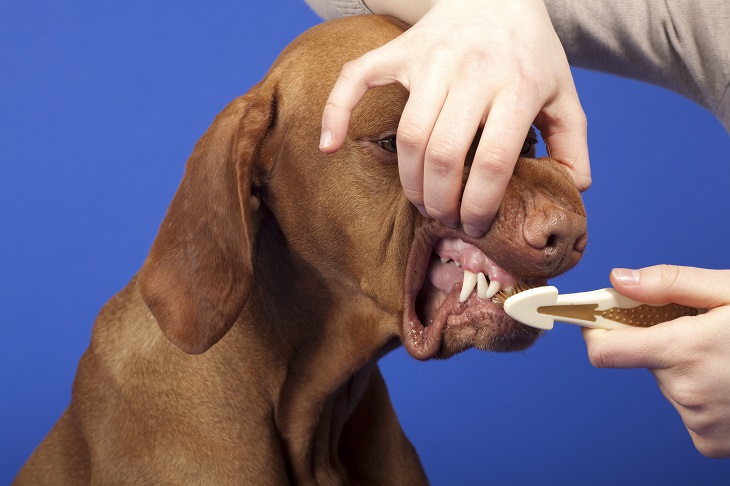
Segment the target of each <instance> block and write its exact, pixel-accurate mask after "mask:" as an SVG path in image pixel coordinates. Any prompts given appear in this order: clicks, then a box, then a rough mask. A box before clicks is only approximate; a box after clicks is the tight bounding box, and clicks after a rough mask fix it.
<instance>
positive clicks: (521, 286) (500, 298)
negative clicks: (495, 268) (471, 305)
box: [492, 282, 534, 307]
mask: <svg viewBox="0 0 730 486" xmlns="http://www.w3.org/2000/svg"><path fill="white" fill-rule="evenodd" d="M532 288H534V286H532V285H528V284H526V283H523V282H517V283H516V284H514V285H513V286H512V288H510V289H505V290H500V291H499V292H497V294H496V295H495V296H494V297H492V302H494V303H495V304H497V305H499V306H501V307H504V303H505V301H506V300H507V299H508V298H510V297H512V296H513V295H515V294H519V293H520V292H524V291H525V290H529V289H532Z"/></svg>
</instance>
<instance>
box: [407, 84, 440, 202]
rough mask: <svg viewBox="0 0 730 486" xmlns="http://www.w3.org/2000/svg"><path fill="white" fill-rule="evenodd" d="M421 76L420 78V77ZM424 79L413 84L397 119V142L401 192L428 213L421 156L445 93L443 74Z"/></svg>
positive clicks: (423, 154) (424, 150)
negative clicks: (424, 80)
mask: <svg viewBox="0 0 730 486" xmlns="http://www.w3.org/2000/svg"><path fill="white" fill-rule="evenodd" d="M419 78H420V77H419ZM424 79H427V80H428V81H427V82H424V83H418V84H416V83H414V84H413V86H412V87H411V93H410V95H409V96H408V101H407V102H406V105H405V107H404V108H403V112H402V114H401V118H400V121H399V122H398V132H397V134H396V143H397V146H398V173H399V175H400V180H401V185H402V186H403V191H404V193H405V195H406V197H407V198H408V200H409V201H411V202H412V203H413V204H414V205H415V206H416V207H417V208H418V209H419V211H421V213H422V214H423V215H425V216H431V215H430V214H429V213H428V211H427V209H426V206H425V202H424V187H423V185H424V159H425V154H426V147H427V145H428V141H429V139H430V138H431V133H432V131H433V128H434V125H435V124H436V120H437V118H438V117H439V113H440V112H441V108H442V106H443V104H444V100H445V99H446V95H447V92H448V84H447V79H446V78H445V76H444V75H443V74H442V73H436V72H434V73H431V74H430V75H429V76H427V77H425V78H424Z"/></svg>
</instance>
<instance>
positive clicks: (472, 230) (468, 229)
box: [464, 225, 484, 238]
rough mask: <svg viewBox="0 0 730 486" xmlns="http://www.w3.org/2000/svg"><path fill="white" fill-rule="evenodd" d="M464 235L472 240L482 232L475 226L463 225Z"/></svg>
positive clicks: (482, 232) (482, 231)
mask: <svg viewBox="0 0 730 486" xmlns="http://www.w3.org/2000/svg"><path fill="white" fill-rule="evenodd" d="M464 233H466V234H467V235H469V236H471V237H472V238H478V237H480V236H482V235H483V234H484V230H483V229H481V228H478V227H476V226H471V225H464Z"/></svg>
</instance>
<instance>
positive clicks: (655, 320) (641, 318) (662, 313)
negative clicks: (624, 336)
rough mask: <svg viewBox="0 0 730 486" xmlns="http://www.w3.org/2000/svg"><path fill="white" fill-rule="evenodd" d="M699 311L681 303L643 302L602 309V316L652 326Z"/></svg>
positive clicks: (639, 325) (633, 325) (621, 321)
mask: <svg viewBox="0 0 730 486" xmlns="http://www.w3.org/2000/svg"><path fill="white" fill-rule="evenodd" d="M699 313H700V310H699V309H696V308H694V307H687V306H684V305H679V304H666V305H649V304H641V305H639V306H637V307H631V308H622V307H612V308H610V309H606V310H604V311H602V313H601V317H602V318H604V319H608V320H610V321H614V322H618V323H619V324H624V325H626V326H632V327H651V326H654V325H656V324H659V323H661V322H667V321H671V320H673V319H676V318H678V317H684V316H696V315H698V314H699Z"/></svg>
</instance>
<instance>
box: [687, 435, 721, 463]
mask: <svg viewBox="0 0 730 486" xmlns="http://www.w3.org/2000/svg"><path fill="white" fill-rule="evenodd" d="M692 442H694V445H695V448H696V449H697V451H698V452H699V453H700V454H702V455H703V456H705V457H709V458H712V459H722V458H725V457H730V444H726V443H724V442H720V441H717V440H713V439H708V438H707V437H704V436H694V437H693V438H692Z"/></svg>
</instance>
